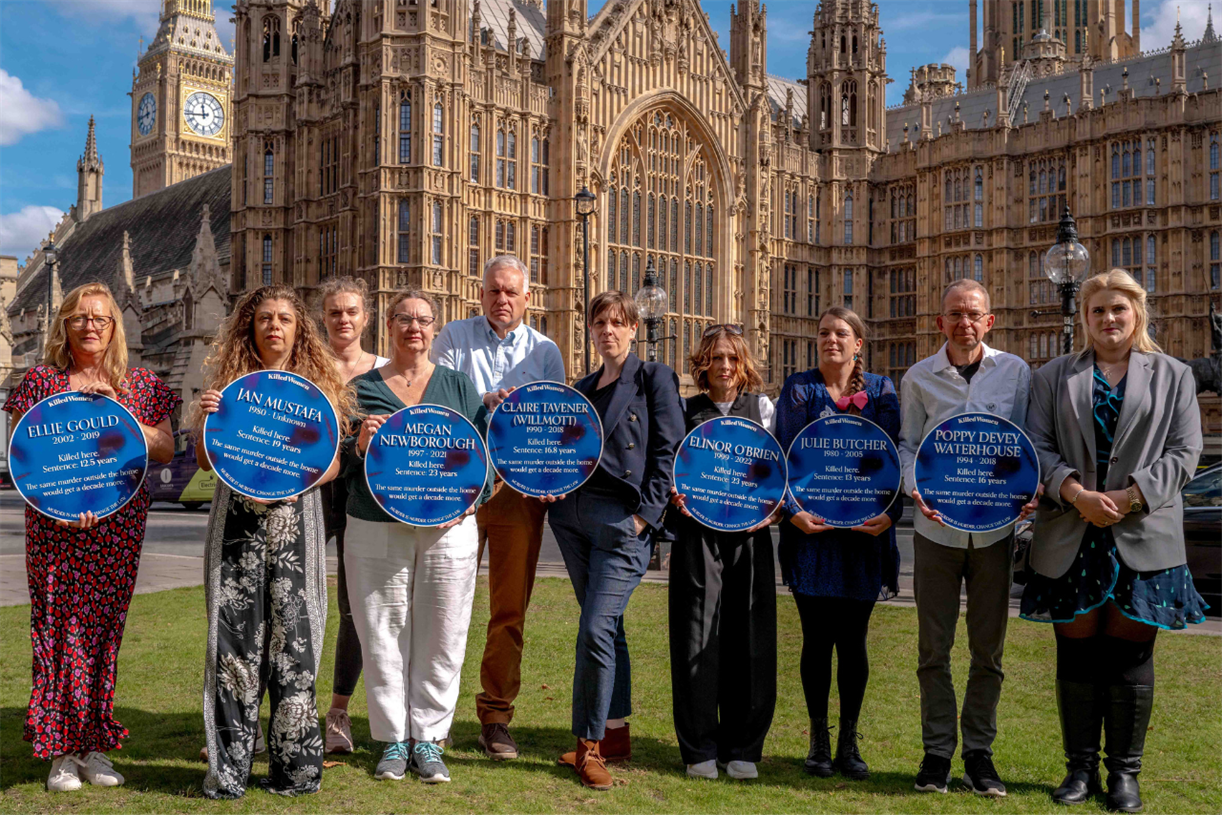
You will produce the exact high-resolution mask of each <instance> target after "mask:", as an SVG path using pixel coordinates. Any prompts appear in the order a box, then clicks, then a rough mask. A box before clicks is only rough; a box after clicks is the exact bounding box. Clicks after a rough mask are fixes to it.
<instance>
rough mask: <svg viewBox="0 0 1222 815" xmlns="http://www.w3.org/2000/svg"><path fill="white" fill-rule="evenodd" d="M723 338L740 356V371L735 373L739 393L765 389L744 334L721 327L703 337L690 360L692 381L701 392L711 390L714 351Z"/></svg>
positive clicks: (735, 382)
mask: <svg viewBox="0 0 1222 815" xmlns="http://www.w3.org/2000/svg"><path fill="white" fill-rule="evenodd" d="M723 337H724V338H725V339H726V341H727V342H729V343H730V345H731V346H733V347H734V353H736V354H738V369H737V370H736V371H735V372H734V373H735V376H734V387H735V388H738V390H739V393H743V392H746V393H754V392H757V391H759V390H761V389H762V388H763V387H764V378H763V377H762V376H760V374H759V371H758V370H757V369H756V367H755V358H754V357H753V356H752V355H751V349H750V348H748V347H747V342H746V340H744V339H743V335H742V334H734V333H732V332H730V331H726V329H725V326H721V330H720V331H716V332H714V333H712V334H710V335H709V336H707V337H703V336H702V337H701V339H700V345H699V347H698V348H696V353H694V354H692V355H691V357H690V358H689V359H688V366H689V370H690V372H691V375H692V379H693V380H695V382H696V387H698V388H700V390H701V391H707V390H708V389H709V368H711V367H712V366H713V351H714V350H715V349H716V348H717V341H718V340H720V339H722V338H723Z"/></svg>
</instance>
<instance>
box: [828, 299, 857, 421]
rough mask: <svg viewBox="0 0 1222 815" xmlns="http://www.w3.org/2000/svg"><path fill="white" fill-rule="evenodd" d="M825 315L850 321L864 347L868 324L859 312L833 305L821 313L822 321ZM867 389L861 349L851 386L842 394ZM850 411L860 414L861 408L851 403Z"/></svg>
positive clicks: (850, 326)
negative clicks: (858, 314) (859, 315)
mask: <svg viewBox="0 0 1222 815" xmlns="http://www.w3.org/2000/svg"><path fill="white" fill-rule="evenodd" d="M824 317H833V318H835V319H837V320H844V321H845V322H846V323H848V325H849V328H850V329H852V331H853V336H854V339H859V340H861V341H862V347H863V348H864V347H865V340H866V324H865V322H863V321H862V319H861V318H860V317H858V316H857V312H855V311H853V310H852V309H850V308H844V307H843V306H832V307H831V308H829V309H828V310H827V311H825V312H823V313H822V314H820V315H819V322H820V323H822V322H823V318H824ZM865 389H866V365H865V362H863V361H862V358H861V352H860V351H859V352H858V353H856V354H854V355H853V373H852V375H851V376H850V377H849V386H848V388H846V389H845V391H844V393H842V394H841V397H845V396H853V395H854V394H856V393H859V392H861V391H864V390H865ZM848 413H849V414H851V415H853V416H860V415H861V408H859V407H857V405H854V404H850V405H849V409H848Z"/></svg>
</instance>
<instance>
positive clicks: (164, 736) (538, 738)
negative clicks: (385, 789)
mask: <svg viewBox="0 0 1222 815" xmlns="http://www.w3.org/2000/svg"><path fill="white" fill-rule="evenodd" d="M25 713H26V711H25V708H16V707H6V708H0V791H6V790H9V789H10V788H12V787H15V786H19V785H22V784H31V783H34V784H42V783H44V782H45V780H46V777H47V773H48V772H49V771H50V764H49V762H47V761H43V760H41V759H37V758H35V757H34V756H33V755H32V754H31V753H30V747H29V745H28V744H26V743H25V742H24V741H23V740H22V725H23V722H24V720H25ZM115 716H116V718H117V719H118V720H119V721H121V722H122V723H123V725H124V726H125V727H126V728H127V729H128V731H129V732H130V733H131V734H132V735H131V736H130V737H129V738H128V739H127V740H126V741H125V743H124V747H123V749H121V750H117V751H113V752H112V753H111V754H110V757H111V759H112V761H114V763H115V767H116V769H118V770H119V771H120V772H121V773H123V775H124V776H125V777H126V779H127V783H126V788H127V789H128V790H130V791H141V792H158V793H162V794H166V795H172V796H176V797H185V798H199V797H201V796H202V795H203V791H202V785H203V781H204V773H205V770H206V765H205V764H204V763H203V762H202V761H200V759H199V750H200V747H202V746H203V744H204V726H203V716H202V715H201V714H199V713H197V712H194V711H192V712H185V711H179V712H173V713H157V712H152V711H147V710H141V709H138V708H128V707H120V708H117V709H116V710H115ZM262 726H263V727H264V728H266V727H267V716H266V713H265V715H264V717H263V720H262ZM352 730H353V736H354V738H355V740H356V743H357V749H356V752H354V753H352V754H350V755H345V756H328V757H327V760H328V761H331V760H337V761H339V762H341V763H342V764H344V765H346V766H348V767H351V768H354V769H357V770H359V771H360V772H361V773H363V774H365V775H367V776H368V777H369V779H370V781H372V780H373V773H374V768H375V767H376V766H377V763H378V761H379V760H380V759H381V757H382V749H383V744H382V743H381V742H377V741H373V740H372V739H370V737H369V723H368V720H367V719H365V718H361V717H354V718H353V719H352ZM479 732H480V729H479V723H478V722H474V721H458V722H455V723H454V728H453V730H452V731H451V737H452V739H453V746H452V747H451V748H450V749H449V750H447V751H446V754H445V761H446V764H447V765H448V766H449V767H450V771H451V774H452V775H453V776H454V777H455V778H456V779H460V780H461V778H462V776H463V775H464V772H463V771H464V769H467V768H471V769H475V768H487V767H489V766H490V765H491V761H490V760H489V759H488V758H486V757H485V756H484V755H483V753H482V751H480V749H479V746H478V742H477V740H478V738H479ZM511 732H512V733H513V736H514V739H515V740H516V741H517V742H518V746H519V755H520V758H519V759H518V760H517V761H513V762H506V769H507V770H510V771H511V772H513V773H514V774H515V775H519V776H520V775H521V774H523V773H536V774H541V775H546V776H550V777H553V778H556V779H560V780H571V781H572V782H573V783H574V784H575V783H577V778H576V775H575V774H574V772H573V770H572V769H571V768H569V767H564V766H561V765H559V764H557V763H556V759H557V758H558V757H559V756H560V755H561V754H562V753H564V752H567V751H569V750H571V749H573V747H574V746H575V739H574V737H573V735H572V734H571V733H569V732H568V731H566V730H563V729H561V728H556V727H531V726H524V725H519V726H514V727H513V728H512V731H511ZM867 758H868V757H867ZM758 766H759V772H760V777H759V780H758V781H757V782H755V783H758V784H763V785H769V786H786V787H791V788H793V789H795V790H803V791H806V792H817V791H828V792H830V791H834V790H861V791H863V792H870V793H875V794H880V793H881V794H888V795H908V794H911V795H920V794H921V793H917V792H916V791H915V790H913V788H912V785H913V779H914V777H915V771H916V768H915V767H914V768H913V773H912V774H907V773H897V772H875V773H874V774H872V775H871V776H870V778H869V779H868V780H866V781H847V780H845V779H843V778H840V777H838V776H834V777H832V778H815V777H813V776H810V775H807V774H806V773H805V772H803V770H802V761H801V759H800V758H798V759H794V758H788V757H784V758H783V757H779V756H773V755H765V756H764V758H763V760H762V761H761V762H760V763H759V765H758ZM611 772H612V774H613V775H617V776H630V775H633V774H636V773H650V774H654V775H658V776H663V777H671V778H682V777H684V773H685V768H684V765H683V763H682V760H681V759H680V757H679V751H678V750H677V749H676V748H675V746H674V745H673V744H668V743H666V742H663V741H660V740H658V739H654V738H649V737H640V736H634V737H633V739H632V761H630V762H628V763H626V764H615V765H612V766H611ZM266 774H267V756H266V754H264V755H260V756H257V757H256V760H255V764H254V767H253V769H252V773H251V780H250V783H249V786H250V787H252V788H253V787H254V786H255V785H256V784H257V783H258V779H259V778H262V777H264V776H266ZM323 783H324V786H325V784H326V779H325V776H324V781H323ZM694 783H704V782H694ZM713 783H717V782H713ZM951 787H952V789H955V788H960V789H961V787H960V785H959V783H958V779H953V780H952V782H951ZM1008 787H1009V790H1010V791H1011V793H1016V794H1020V795H1022V794H1028V795H1044V796H1047V795H1050V794H1051V792H1052V785H1051V784H1031V783H1012V784H1009V785H1008Z"/></svg>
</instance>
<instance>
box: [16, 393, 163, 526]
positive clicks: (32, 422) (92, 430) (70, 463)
mask: <svg viewBox="0 0 1222 815" xmlns="http://www.w3.org/2000/svg"><path fill="white" fill-rule="evenodd" d="M8 460H9V469H10V471H11V472H12V476H13V484H14V486H16V487H17V492H19V493H20V494H21V497H22V498H24V499H25V500H26V503H28V504H29V505H30V506H32V507H34V509H36V510H38V511H39V512H41V513H42V514H43V515H46V516H47V517H48V518H52V519H54V520H57V521H75V520H78V519H79V517H80V515H81V513H83V512H92V513H93V514H94V515H96V516H98V517H99V518H105V517H106V516H108V515H113V514H114V513H115V512H118V511H119V510H120V509H122V508H123V506H124V505H125V504H126V503H127V502H128V501H130V500H131V499H132V497H133V496H135V494H136V492H137V491H138V490H139V489H140V484H141V483H142V482H143V481H144V471H145V470H146V469H147V468H148V444H147V442H146V441H145V439H144V431H142V430H141V429H140V423H139V422H138V421H137V420H136V417H135V416H133V415H132V414H131V412H130V411H128V409H127V408H125V407H123V405H121V404H119V403H118V402H116V401H115V400H113V399H109V398H107V397H105V396H99V395H97V394H84V393H79V392H77V391H67V392H65V393H57V394H54V395H53V396H48V397H47V398H46V399H43V400H42V401H40V402H39V403H38V404H36V405H34V407H32V408H30V409H29V410H28V411H26V413H25V415H24V416H22V417H21V421H19V422H18V423H17V426H16V427H14V428H13V437H12V440H11V441H10V443H9V450H8Z"/></svg>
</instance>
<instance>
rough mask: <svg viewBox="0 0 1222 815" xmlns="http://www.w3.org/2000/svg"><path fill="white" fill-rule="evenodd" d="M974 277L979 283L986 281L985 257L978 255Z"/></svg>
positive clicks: (973, 270) (973, 272)
mask: <svg viewBox="0 0 1222 815" xmlns="http://www.w3.org/2000/svg"><path fill="white" fill-rule="evenodd" d="M972 279H973V280H975V281H976V282H977V283H983V282H984V257H983V256H981V255H976V261H975V266H974V267H973V269H972Z"/></svg>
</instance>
